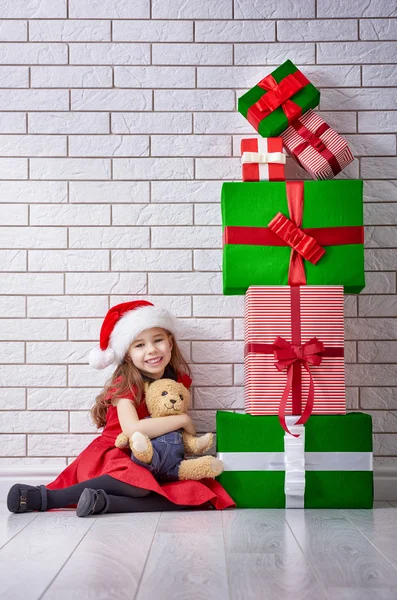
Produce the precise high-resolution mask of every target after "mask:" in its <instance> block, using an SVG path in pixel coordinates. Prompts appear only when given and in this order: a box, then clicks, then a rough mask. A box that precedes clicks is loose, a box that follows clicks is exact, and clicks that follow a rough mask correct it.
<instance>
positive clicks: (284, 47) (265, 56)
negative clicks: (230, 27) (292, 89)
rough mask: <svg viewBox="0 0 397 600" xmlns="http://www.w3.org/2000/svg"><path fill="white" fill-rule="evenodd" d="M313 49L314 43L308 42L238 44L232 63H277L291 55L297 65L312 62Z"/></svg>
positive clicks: (313, 60)
mask: <svg viewBox="0 0 397 600" xmlns="http://www.w3.org/2000/svg"><path fill="white" fill-rule="evenodd" d="M320 45H321V44H320ZM314 50H315V47H314V44H308V43H301V44H295V43H293V42H286V43H283V44H279V43H277V42H276V43H273V44H239V45H236V46H235V49H234V63H235V64H236V65H278V64H280V63H283V62H284V61H286V60H287V59H288V58H289V57H290V56H293V57H294V62H295V63H298V64H299V65H305V64H313V63H314V62H315V59H314ZM225 64H227V63H225Z"/></svg>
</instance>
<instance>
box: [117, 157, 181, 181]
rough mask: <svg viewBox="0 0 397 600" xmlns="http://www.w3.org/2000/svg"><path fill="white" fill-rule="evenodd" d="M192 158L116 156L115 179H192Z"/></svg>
mask: <svg viewBox="0 0 397 600" xmlns="http://www.w3.org/2000/svg"><path fill="white" fill-rule="evenodd" d="M192 178H193V159H191V158H115V159H113V179H144V180H151V179H192Z"/></svg>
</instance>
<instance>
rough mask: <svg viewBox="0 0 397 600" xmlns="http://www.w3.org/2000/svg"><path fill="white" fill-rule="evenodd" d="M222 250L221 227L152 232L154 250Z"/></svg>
mask: <svg viewBox="0 0 397 600" xmlns="http://www.w3.org/2000/svg"><path fill="white" fill-rule="evenodd" d="M181 245H183V246H184V247H185V248H197V247H198V248H220V247H221V246H222V234H221V228H220V227H183V228H182V227H155V228H153V230H152V247H153V248H180V247H181Z"/></svg>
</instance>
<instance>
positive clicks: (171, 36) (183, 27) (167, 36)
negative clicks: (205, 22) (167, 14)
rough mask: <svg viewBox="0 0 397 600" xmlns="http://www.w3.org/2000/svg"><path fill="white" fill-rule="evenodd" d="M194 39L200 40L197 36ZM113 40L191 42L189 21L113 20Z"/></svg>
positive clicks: (191, 27) (190, 23) (191, 29)
mask: <svg viewBox="0 0 397 600" xmlns="http://www.w3.org/2000/svg"><path fill="white" fill-rule="evenodd" d="M196 40H197V41H202V40H199V39H198V38H197V29H196ZM113 41H114V42H192V41H193V23H192V22H191V21H166V20H164V21H161V20H154V21H139V20H137V19H135V18H134V20H133V21H114V23H113Z"/></svg>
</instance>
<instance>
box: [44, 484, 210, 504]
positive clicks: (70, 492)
mask: <svg viewBox="0 0 397 600" xmlns="http://www.w3.org/2000/svg"><path fill="white" fill-rule="evenodd" d="M85 488H92V489H94V490H98V489H102V490H104V491H105V492H106V493H107V494H108V496H109V500H110V505H109V509H108V510H107V512H108V513H125V512H157V511H169V510H186V509H191V510H192V509H193V508H194V507H193V506H182V505H179V504H174V503H173V502H171V501H170V500H168V499H167V498H165V497H164V496H161V495H160V494H156V493H155V492H149V491H148V490H143V489H142V488H138V487H135V486H133V485H130V484H129V483H124V482H123V481H119V480H118V479H115V478H114V477H111V476H110V475H101V476H100V477H95V479H87V481H82V482H81V483H78V484H76V485H71V486H70V487H66V488H63V489H61V490H48V489H47V503H48V504H47V508H48V509H50V508H65V507H67V506H69V505H70V504H77V503H78V501H79V498H80V496H81V493H82V491H83V490H84V489H85ZM200 508H203V506H201V507H200Z"/></svg>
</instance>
